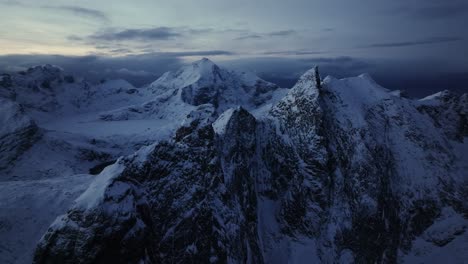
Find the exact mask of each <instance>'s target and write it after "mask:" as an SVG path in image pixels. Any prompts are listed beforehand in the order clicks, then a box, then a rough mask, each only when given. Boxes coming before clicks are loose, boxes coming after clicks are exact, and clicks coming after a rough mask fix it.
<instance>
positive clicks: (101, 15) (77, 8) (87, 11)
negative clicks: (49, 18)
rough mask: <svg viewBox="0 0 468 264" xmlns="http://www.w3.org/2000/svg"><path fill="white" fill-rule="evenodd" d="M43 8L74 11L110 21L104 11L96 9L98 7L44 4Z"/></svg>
mask: <svg viewBox="0 0 468 264" xmlns="http://www.w3.org/2000/svg"><path fill="white" fill-rule="evenodd" d="M42 8H45V9H53V10H59V11H65V12H69V13H73V14H75V15H77V16H83V17H87V18H93V19H96V20H101V21H106V22H107V21H109V18H108V17H107V15H106V14H105V13H104V12H102V11H99V10H96V9H91V8H86V7H80V6H71V5H63V6H42Z"/></svg>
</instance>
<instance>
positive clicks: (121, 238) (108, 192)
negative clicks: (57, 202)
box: [35, 105, 262, 263]
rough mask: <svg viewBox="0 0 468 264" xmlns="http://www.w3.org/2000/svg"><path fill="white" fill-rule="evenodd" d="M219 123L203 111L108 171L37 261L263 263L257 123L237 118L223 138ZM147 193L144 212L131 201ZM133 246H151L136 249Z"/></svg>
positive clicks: (46, 240) (59, 225)
mask: <svg viewBox="0 0 468 264" xmlns="http://www.w3.org/2000/svg"><path fill="white" fill-rule="evenodd" d="M213 114H214V108H213V107H210V106H207V105H202V106H200V107H199V108H198V109H197V110H195V111H193V112H192V113H191V114H190V115H189V117H188V119H189V120H188V121H186V122H184V124H185V125H184V126H182V127H181V128H180V129H179V130H178V131H177V133H176V136H175V137H174V138H173V140H171V141H167V142H161V143H159V144H157V145H155V146H152V147H148V148H147V149H143V150H141V151H140V152H138V153H136V154H135V155H133V156H130V157H127V158H125V159H123V160H121V161H119V162H118V163H117V164H115V165H113V166H112V167H119V168H123V169H118V170H117V169H112V167H111V168H108V169H106V170H105V171H104V172H103V173H102V174H101V175H99V176H98V177H103V178H107V179H105V180H96V181H95V182H94V183H93V185H94V187H93V186H91V187H90V189H89V190H88V191H87V192H85V193H84V194H83V195H82V196H81V197H80V198H79V199H78V200H77V206H75V207H74V208H72V209H71V210H70V211H69V212H68V214H67V215H65V216H62V217H61V218H59V219H58V220H57V221H56V223H54V224H53V225H52V226H51V228H50V230H49V231H48V233H47V234H46V235H45V236H44V237H43V239H42V241H41V243H40V244H39V245H38V249H37V251H36V257H35V262H36V263H50V262H54V261H58V262H61V263H77V262H78V263H105V261H108V260H112V261H113V262H114V263H128V262H131V263H136V262H137V261H140V260H141V261H144V262H147V263H166V262H167V263H170V262H173V261H177V262H181V263H183V262H189V261H195V262H200V263H209V262H227V261H228V260H234V261H235V262H245V261H247V260H249V261H253V262H255V263H259V262H262V254H261V252H260V248H259V245H258V237H257V235H256V234H257V230H256V193H255V188H254V186H255V177H254V175H253V173H252V170H251V169H250V168H251V166H252V164H251V163H252V162H253V161H252V159H251V158H250V157H251V156H252V155H253V153H254V152H255V149H256V148H255V130H256V122H255V119H254V117H253V116H252V115H250V114H249V113H248V112H247V111H246V110H244V109H242V108H238V109H235V110H233V113H232V114H231V116H230V118H229V120H227V121H226V122H225V124H223V125H224V126H225V128H224V130H225V131H226V133H225V134H223V135H218V134H216V133H215V131H214V129H213V127H212V125H211V124H212V123H213V122H212V121H211V122H206V121H207V120H210V119H211V118H212V117H213ZM218 125H219V124H218ZM143 190H144V192H145V196H144V197H145V199H144V201H145V202H143V205H144V206H143V207H142V208H144V210H143V209H140V207H141V206H140V207H139V204H141V202H139V199H137V198H135V197H134V196H135V193H142V192H143ZM127 197H131V199H130V198H127ZM136 226H139V227H140V228H139V229H138V228H137V227H136ZM143 227H144V228H143ZM145 228H146V229H145ZM134 229H136V230H134ZM104 230H106V231H104ZM128 241H130V242H128ZM129 243H130V246H132V245H139V244H140V245H146V247H145V248H144V249H143V248H138V250H131V249H133V247H130V248H128V247H127V246H124V245H127V244H129ZM118 245H121V247H118ZM114 246H115V247H114ZM91 249H92V250H91ZM88 250H91V252H90V253H86V252H87V251H88ZM83 255H86V258H83Z"/></svg>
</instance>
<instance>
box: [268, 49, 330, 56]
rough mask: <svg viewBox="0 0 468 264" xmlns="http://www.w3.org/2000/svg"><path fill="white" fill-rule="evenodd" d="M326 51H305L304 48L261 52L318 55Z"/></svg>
mask: <svg viewBox="0 0 468 264" xmlns="http://www.w3.org/2000/svg"><path fill="white" fill-rule="evenodd" d="M324 53H325V52H321V51H304V50H286V51H267V52H263V53H261V54H263V55H286V56H289V55H318V54H324Z"/></svg>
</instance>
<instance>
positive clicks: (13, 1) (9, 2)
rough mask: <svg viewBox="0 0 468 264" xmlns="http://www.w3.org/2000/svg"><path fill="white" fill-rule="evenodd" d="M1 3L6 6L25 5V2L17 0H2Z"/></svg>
mask: <svg viewBox="0 0 468 264" xmlns="http://www.w3.org/2000/svg"><path fill="white" fill-rule="evenodd" d="M0 4H2V5H6V6H24V4H23V3H22V2H20V1H17V0H0Z"/></svg>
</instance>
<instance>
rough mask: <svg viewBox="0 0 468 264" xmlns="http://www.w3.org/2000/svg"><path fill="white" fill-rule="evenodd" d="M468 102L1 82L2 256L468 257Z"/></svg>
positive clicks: (53, 75)
mask: <svg viewBox="0 0 468 264" xmlns="http://www.w3.org/2000/svg"><path fill="white" fill-rule="evenodd" d="M467 114H468V94H463V95H458V94H455V93H452V92H450V91H447V90H445V91H442V92H439V93H436V94H434V95H431V96H428V97H426V98H422V99H413V98H408V97H406V96H405V94H404V93H403V92H401V91H391V90H388V89H385V88H383V87H381V86H380V85H379V84H377V83H376V82H375V81H374V80H373V79H372V78H371V77H370V76H369V75H367V74H362V75H359V76H357V77H350V78H344V79H336V78H334V77H331V76H328V77H326V78H322V77H321V76H320V73H319V69H318V68H317V67H315V68H312V69H310V70H309V71H307V72H306V73H304V74H303V75H302V76H301V77H300V79H299V80H298V81H297V83H296V84H295V85H294V87H292V88H290V89H288V88H281V87H279V86H277V85H275V84H273V83H270V82H267V81H265V80H262V79H261V78H259V77H257V76H255V74H252V73H249V72H238V71H232V70H228V69H224V68H221V67H219V66H217V65H216V64H215V63H213V62H212V61H210V60H209V59H206V58H205V59H202V60H200V61H196V62H193V63H191V64H189V65H187V66H184V67H182V68H181V69H179V70H178V71H174V72H167V73H165V74H164V75H162V76H161V77H160V78H159V79H157V80H156V81H154V82H152V83H151V84H149V85H146V86H144V87H140V88H136V87H133V86H132V85H131V84H130V83H128V82H127V81H125V80H107V81H103V82H101V83H99V84H90V83H88V82H87V81H86V80H83V79H81V78H78V77H76V76H73V75H70V74H68V73H66V72H65V71H64V70H63V69H61V68H59V67H57V66H52V65H43V66H37V67H33V68H30V69H28V70H27V71H24V72H19V73H16V74H3V75H0V124H1V127H0V153H1V157H0V197H1V198H0V208H1V212H0V262H2V263H31V262H34V263H38V264H39V263H41V264H42V263H441V262H447V263H465V262H464V261H466V259H468V232H466V230H467V227H468V173H467V172H468V141H465V140H467V137H468V116H467Z"/></svg>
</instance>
